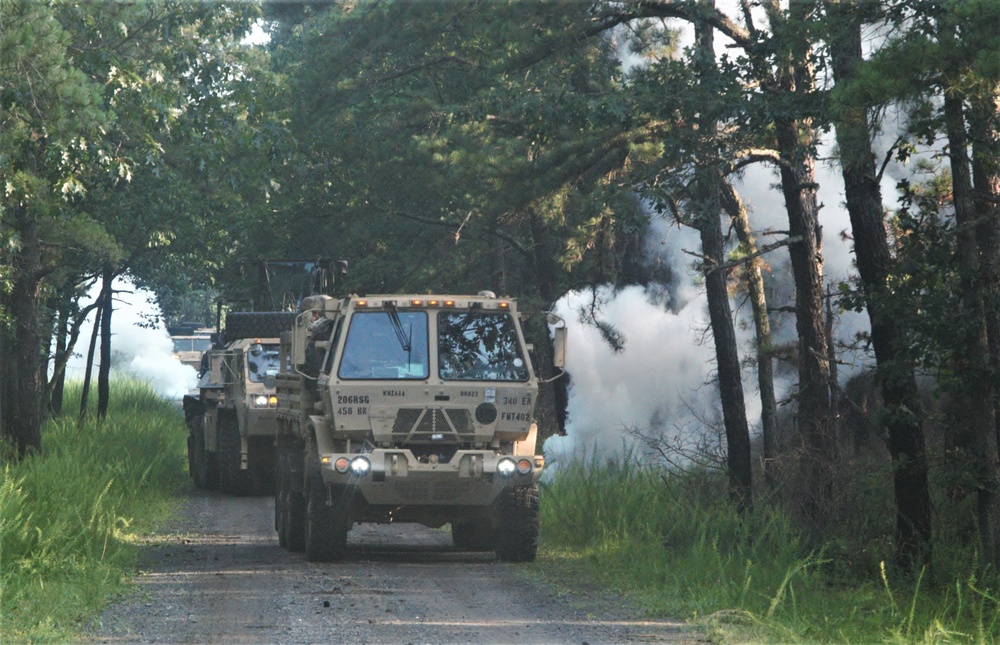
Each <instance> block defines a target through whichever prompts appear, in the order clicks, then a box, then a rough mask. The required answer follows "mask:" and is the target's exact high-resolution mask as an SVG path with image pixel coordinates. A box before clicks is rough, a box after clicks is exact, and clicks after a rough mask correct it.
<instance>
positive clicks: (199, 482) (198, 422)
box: [188, 416, 219, 490]
mask: <svg viewBox="0 0 1000 645" xmlns="http://www.w3.org/2000/svg"><path fill="white" fill-rule="evenodd" d="M188 441H189V442H190V443H189V444H188V445H189V451H190V452H191V453H192V454H191V458H190V459H191V461H193V464H192V468H193V470H194V472H193V473H192V474H191V477H192V479H194V485H195V486H196V487H197V488H201V489H202V490H212V489H214V488H217V487H218V485H219V481H218V471H217V470H216V469H215V460H214V459H213V456H212V455H211V454H210V453H209V452H208V451H207V450H205V417H204V416H199V417H195V418H194V419H192V420H191V434H190V436H189V437H188Z"/></svg>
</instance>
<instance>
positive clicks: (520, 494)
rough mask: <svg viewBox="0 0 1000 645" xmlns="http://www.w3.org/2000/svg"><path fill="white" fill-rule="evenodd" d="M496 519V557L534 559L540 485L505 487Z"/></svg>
mask: <svg viewBox="0 0 1000 645" xmlns="http://www.w3.org/2000/svg"><path fill="white" fill-rule="evenodd" d="M496 519H497V532H496V547H495V551H496V554H497V559H498V560H500V561H501V562H533V561H534V560H535V554H536V553H537V552H538V486H522V487H520V488H512V489H510V490H507V491H504V493H503V494H502V496H501V498H500V502H499V506H498V508H497V515H496Z"/></svg>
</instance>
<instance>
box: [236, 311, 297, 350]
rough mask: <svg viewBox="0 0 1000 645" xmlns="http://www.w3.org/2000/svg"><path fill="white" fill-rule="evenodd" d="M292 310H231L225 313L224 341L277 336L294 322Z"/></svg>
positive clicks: (288, 328)
mask: <svg viewBox="0 0 1000 645" xmlns="http://www.w3.org/2000/svg"><path fill="white" fill-rule="evenodd" d="M295 316H296V314H295V313H294V312H289V311H231V312H229V313H228V314H226V330H225V337H226V342H227V343H231V342H232V341H234V340H240V339H243V338H279V337H280V336H281V333H282V332H285V331H288V330H290V329H291V328H292V325H293V324H295Z"/></svg>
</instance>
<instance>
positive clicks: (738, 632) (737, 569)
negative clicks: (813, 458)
mask: <svg viewBox="0 0 1000 645" xmlns="http://www.w3.org/2000/svg"><path fill="white" fill-rule="evenodd" d="M724 486H725V482H724V480H722V478H721V477H720V478H718V479H717V480H716V477H715V476H713V475H708V474H705V473H696V474H686V475H672V476H665V474H664V473H663V471H661V470H658V469H652V468H643V467H639V466H636V465H633V464H629V463H611V464H608V463H604V464H598V463H590V464H570V465H564V466H563V467H562V469H561V470H560V471H559V472H558V473H557V475H556V477H554V479H553V480H552V481H551V482H550V483H549V484H547V485H545V486H544V487H543V490H542V548H541V552H540V561H541V562H542V563H544V565H545V567H546V568H547V569H548V570H550V571H552V572H553V575H554V576H555V578H556V579H557V580H559V579H565V580H566V581H567V582H566V584H567V586H569V585H571V584H572V583H570V582H569V581H570V580H571V578H570V577H569V576H570V574H571V573H572V574H573V575H575V576H579V574H580V572H581V571H583V572H586V575H587V577H588V578H589V579H591V580H593V581H595V582H597V583H599V584H601V585H607V586H609V587H611V588H612V589H615V590H617V591H619V592H622V593H623V594H624V595H625V596H627V597H628V598H630V599H631V601H632V602H633V603H635V604H636V605H637V606H638V607H640V608H641V609H643V610H644V611H646V612H647V613H648V614H649V615H651V616H661V617H673V618H684V619H688V620H689V621H690V622H691V623H692V625H693V626H694V627H695V628H696V629H697V630H699V631H701V632H702V633H703V634H705V635H707V636H708V637H710V638H711V639H713V640H720V641H723V642H727V641H735V642H768V643H769V642H783V643H784V642H787V643H814V642H836V643H871V642H898V643H946V642H947V643H951V642H963V643H965V642H969V643H995V642H998V641H1000V633H998V632H1000V600H998V594H997V589H998V584H997V582H998V581H997V578H996V577H995V576H990V577H989V579H988V580H979V579H977V578H976V576H975V575H974V574H971V573H969V571H971V570H975V569H974V568H970V569H969V570H962V571H952V572H942V571H939V572H937V575H936V576H935V579H936V580H938V581H940V580H950V582H945V583H943V584H942V583H940V582H937V583H932V582H931V579H930V578H931V576H929V575H926V574H925V575H917V576H913V577H912V578H904V579H893V577H892V576H891V575H888V574H887V573H886V570H885V568H884V567H876V568H875V570H872V571H868V572H863V571H862V574H861V575H858V574H857V573H856V572H857V571H858V569H857V567H841V566H838V563H837V562H835V561H833V559H834V558H836V557H841V556H839V555H838V556H830V555H827V554H826V549H823V548H820V549H818V550H813V549H809V548H807V547H806V546H804V544H803V542H802V541H800V540H799V539H798V537H797V535H796V533H795V531H794V529H793V528H792V527H791V526H790V524H789V523H788V522H787V521H786V520H785V519H784V516H783V515H782V514H780V513H778V512H776V511H775V510H773V509H771V508H768V507H767V506H766V505H765V504H758V508H757V509H756V510H755V511H754V512H753V513H752V514H751V515H750V516H749V517H746V518H740V517H739V516H738V515H737V514H736V513H735V511H734V510H733V509H732V508H731V507H730V506H729V505H728V504H726V503H725V501H724V500H725V488H724ZM830 551H831V552H833V553H838V554H839V553H842V551H843V548H842V545H840V544H838V545H837V546H836V548H831V549H830ZM845 570H846V571H851V572H854V577H853V578H851V577H845V575H844V571H845Z"/></svg>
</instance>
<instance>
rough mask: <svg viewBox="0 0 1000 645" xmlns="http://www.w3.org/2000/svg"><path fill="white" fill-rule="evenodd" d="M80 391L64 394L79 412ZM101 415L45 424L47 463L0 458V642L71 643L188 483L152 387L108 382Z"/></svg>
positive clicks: (179, 424)
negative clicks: (107, 402) (106, 403)
mask: <svg viewBox="0 0 1000 645" xmlns="http://www.w3.org/2000/svg"><path fill="white" fill-rule="evenodd" d="M80 389H81V388H80V387H79V385H78V384H77V385H72V384H71V385H70V386H69V387H68V388H67V393H66V402H67V405H66V406H65V408H64V409H65V410H67V411H70V410H76V409H77V408H78V403H77V404H76V405H74V401H76V402H78V401H79V398H80ZM112 391H113V396H112V398H111V406H110V408H109V410H108V414H107V417H106V418H105V419H104V420H103V421H98V420H97V419H96V417H93V416H91V417H89V418H88V419H87V420H85V421H84V423H83V424H82V425H78V423H77V417H76V414H75V413H73V412H68V413H66V414H63V415H61V416H58V417H55V418H53V419H51V420H49V421H48V425H47V426H46V428H45V432H46V436H47V437H48V440H47V442H46V445H47V449H46V451H45V453H44V455H32V456H30V457H28V458H26V459H22V460H20V461H17V460H11V459H8V458H7V455H5V457H4V460H3V464H2V467H3V478H2V480H0V642H5V643H11V642H38V641H66V640H73V635H74V634H75V633H76V631H77V630H78V629H79V628H80V627H82V626H83V624H84V623H83V621H84V620H85V619H87V618H88V617H90V616H92V615H93V614H94V613H96V612H97V611H98V610H99V609H100V608H101V607H103V606H104V605H105V604H106V603H107V602H108V601H109V600H110V599H111V598H112V597H113V596H114V595H115V594H118V593H120V592H122V591H123V590H125V589H126V588H127V587H128V585H129V584H130V579H131V576H132V574H133V573H134V571H135V567H136V562H137V557H138V554H139V547H140V538H141V537H142V536H143V535H145V534H148V533H149V531H151V530H152V529H154V528H155V527H156V526H157V525H159V524H160V523H162V521H163V520H164V518H165V517H167V516H168V514H169V513H170V511H171V508H172V505H173V504H174V502H173V500H174V498H175V494H176V492H177V490H178V489H179V487H181V486H182V485H184V482H185V481H186V480H185V475H186V473H185V468H186V464H185V462H184V458H185V448H184V441H185V430H184V421H183V418H182V416H181V414H180V411H179V410H178V409H177V408H175V407H174V405H173V404H172V403H171V402H169V401H166V400H164V399H162V398H161V397H159V396H157V395H156V394H155V393H154V392H153V391H152V390H151V389H150V388H149V387H148V386H146V385H145V384H142V383H136V382H133V381H124V380H122V381H117V382H113V384H112Z"/></svg>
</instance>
